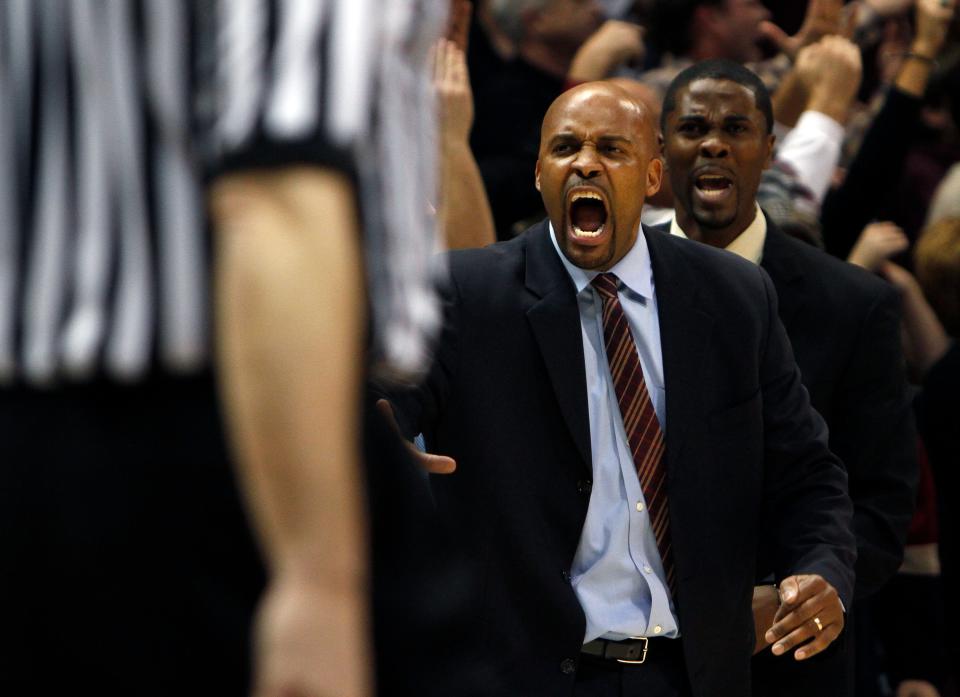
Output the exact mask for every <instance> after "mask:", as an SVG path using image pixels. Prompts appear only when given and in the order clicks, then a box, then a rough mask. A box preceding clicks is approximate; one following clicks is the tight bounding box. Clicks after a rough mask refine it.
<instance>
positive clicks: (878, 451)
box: [658, 218, 918, 697]
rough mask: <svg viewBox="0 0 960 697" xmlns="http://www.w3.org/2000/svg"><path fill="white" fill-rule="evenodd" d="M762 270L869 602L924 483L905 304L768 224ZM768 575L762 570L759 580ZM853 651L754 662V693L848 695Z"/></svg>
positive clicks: (838, 648)
mask: <svg viewBox="0 0 960 697" xmlns="http://www.w3.org/2000/svg"><path fill="white" fill-rule="evenodd" d="M658 230H659V231H661V232H664V233H668V232H669V228H668V227H667V226H658ZM761 266H762V267H763V269H764V270H765V271H766V272H767V273H768V274H769V275H770V279H771V280H772V281H773V285H774V287H775V288H776V291H777V297H778V298H779V300H780V319H781V321H782V322H783V324H784V327H785V328H786V330H787V335H788V336H789V337H790V343H791V344H792V346H793V350H794V354H795V356H796V360H797V365H798V366H799V367H800V373H801V377H802V380H803V384H804V386H805V387H806V388H807V390H808V392H809V394H810V401H811V403H812V404H813V406H814V408H815V409H816V410H817V411H818V412H819V413H820V414H821V415H822V416H823V418H824V420H826V422H827V425H828V426H829V428H830V449H831V450H832V451H833V452H834V453H836V454H837V456H839V457H840V459H841V460H842V461H843V463H844V465H845V467H846V469H847V472H848V477H849V487H850V495H851V498H852V499H853V504H854V533H855V535H856V538H857V564H856V586H855V596H856V598H858V599H859V598H863V597H866V596H867V595H869V594H871V593H874V592H875V591H877V590H878V589H879V588H880V587H881V586H882V585H883V584H884V583H886V582H887V580H888V579H889V578H890V577H891V576H892V575H893V574H894V573H895V572H896V570H897V568H898V567H899V566H900V561H901V559H902V557H903V545H904V541H905V539H906V534H907V527H908V526H909V523H910V518H911V516H912V514H913V508H914V500H915V488H916V482H917V476H918V468H917V460H916V433H915V428H914V422H913V413H912V410H911V408H910V402H909V399H908V393H907V383H906V376H905V372H904V365H903V356H902V352H901V347H900V303H899V298H898V297H897V294H896V293H895V292H894V290H893V289H892V288H891V287H890V286H889V285H887V284H886V283H884V282H883V281H881V280H880V279H878V278H877V277H876V276H874V275H872V274H870V273H868V272H866V271H864V270H863V269H860V268H859V267H856V266H854V265H852V264H847V263H845V262H842V261H839V260H838V259H835V258H834V257H832V256H830V255H828V254H826V253H824V252H822V251H820V250H818V249H815V248H814V247H811V246H810V245H808V244H804V243H803V242H799V241H797V240H795V239H793V238H791V237H789V236H787V235H786V234H784V233H783V232H781V231H780V230H778V229H777V227H776V225H775V224H774V223H773V222H772V221H770V220H769V218H768V219H767V237H766V241H765V243H764V247H763V258H762V260H761ZM768 571H769V565H766V564H764V563H763V562H761V575H765V574H766V573H767V572H768ZM848 607H849V606H848ZM851 609H853V608H851ZM851 649H852V647H851V645H850V642H849V641H848V640H847V638H846V637H844V638H842V639H841V640H839V641H837V642H836V643H835V644H834V645H833V646H831V648H830V649H829V650H828V651H826V652H824V653H823V654H821V655H819V656H817V657H815V658H814V659H812V660H809V661H806V662H804V663H797V662H795V661H792V660H789V659H782V658H775V657H773V656H771V655H768V654H764V655H761V656H758V657H757V659H756V661H755V663H754V683H755V686H754V687H755V693H756V694H760V695H767V696H768V697H772V696H773V695H780V696H781V697H784V696H785V695H805V694H811V693H816V694H818V695H829V694H836V695H846V694H849V692H850V689H849V688H850V683H849V680H850V679H852V673H851V670H850V668H851V666H852V656H847V655H845V651H849V650H851ZM811 691H812V692H811Z"/></svg>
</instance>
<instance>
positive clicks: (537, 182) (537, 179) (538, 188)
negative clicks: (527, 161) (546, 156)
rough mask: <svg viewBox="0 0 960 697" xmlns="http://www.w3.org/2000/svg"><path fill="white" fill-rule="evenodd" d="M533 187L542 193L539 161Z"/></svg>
mask: <svg viewBox="0 0 960 697" xmlns="http://www.w3.org/2000/svg"><path fill="white" fill-rule="evenodd" d="M533 185H534V186H536V187H537V191H540V160H539V159H538V160H537V166H536V168H535V169H534V170H533Z"/></svg>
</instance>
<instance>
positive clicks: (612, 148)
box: [603, 145, 623, 155]
mask: <svg viewBox="0 0 960 697" xmlns="http://www.w3.org/2000/svg"><path fill="white" fill-rule="evenodd" d="M603 151H604V152H606V153H610V154H611V155H619V154H620V153H621V152H623V151H622V150H621V149H620V147H619V146H617V145H604V146H603Z"/></svg>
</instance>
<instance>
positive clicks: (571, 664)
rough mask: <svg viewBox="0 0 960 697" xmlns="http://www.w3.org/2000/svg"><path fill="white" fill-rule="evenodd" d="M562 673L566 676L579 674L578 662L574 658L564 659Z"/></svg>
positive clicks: (561, 667)
mask: <svg viewBox="0 0 960 697" xmlns="http://www.w3.org/2000/svg"><path fill="white" fill-rule="evenodd" d="M560 672H561V673H563V674H564V675H573V674H574V673H576V672H577V662H576V661H575V660H573V659H572V658H564V659H563V660H562V661H560Z"/></svg>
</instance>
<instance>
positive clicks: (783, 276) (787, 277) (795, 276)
mask: <svg viewBox="0 0 960 697" xmlns="http://www.w3.org/2000/svg"><path fill="white" fill-rule="evenodd" d="M760 266H762V267H763V269H764V271H766V272H767V273H768V274H769V275H770V280H771V281H773V286H774V288H775V289H776V291H777V299H778V302H779V306H780V311H779V315H780V320H781V321H782V322H783V324H784V326H786V327H790V326H792V323H793V320H794V318H795V317H796V316H797V314H798V313H799V312H800V311H801V310H802V309H803V306H804V298H805V297H806V295H807V294H806V292H805V290H804V284H805V280H804V275H803V273H802V272H801V270H800V268H799V267H798V266H797V260H796V258H795V256H794V255H793V254H792V253H791V249H790V245H789V242H788V240H786V239H785V236H784V233H782V232H780V231H779V230H778V229H777V228H776V226H774V225H773V223H771V222H770V219H769V218H768V219H767V239H766V241H765V242H764V243H763V259H761V260H760Z"/></svg>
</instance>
